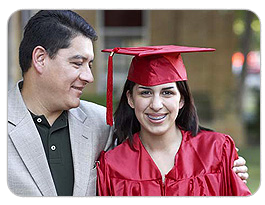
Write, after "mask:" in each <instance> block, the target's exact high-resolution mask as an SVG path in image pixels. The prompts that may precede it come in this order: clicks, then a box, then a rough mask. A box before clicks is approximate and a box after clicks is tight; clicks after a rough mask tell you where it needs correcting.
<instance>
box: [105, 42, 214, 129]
mask: <svg viewBox="0 0 265 205" xmlns="http://www.w3.org/2000/svg"><path fill="white" fill-rule="evenodd" d="M209 51H215V49H213V48H198V47H186V46H175V45H165V46H146V47H127V48H119V47H117V48H114V49H104V50H102V52H109V53H110V55H109V62H108V82H107V124H108V125H111V126H112V125H113V119H112V116H113V113H112V110H113V105H112V93H113V61H112V60H113V59H112V58H113V55H114V54H115V53H117V54H124V55H133V56H135V57H134V58H133V59H132V62H131V66H130V69H129V73H128V77H127V78H128V80H130V81H132V82H135V83H137V84H140V85H144V86H154V85H160V84H165V83H171V82H176V81H184V80H187V72H186V69H185V66H184V64H183V61H182V58H181V55H180V53H190V52H209Z"/></svg>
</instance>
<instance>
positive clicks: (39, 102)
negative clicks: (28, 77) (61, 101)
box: [21, 82, 63, 126]
mask: <svg viewBox="0 0 265 205" xmlns="http://www.w3.org/2000/svg"><path fill="white" fill-rule="evenodd" d="M21 95H22V98H23V100H24V103H25V104H26V107H27V108H28V109H29V110H30V111H31V112H32V113H33V114H35V115H44V116H45V118H46V119H47V120H48V122H49V124H50V125H51V126H52V124H53V123H54V121H55V120H56V119H57V118H58V117H59V116H60V115H61V113H62V112H63V110H51V109H49V108H48V107H47V106H45V103H44V102H45V101H44V100H43V99H41V96H39V95H38V92H37V91H34V89H31V87H30V86H28V85H27V83H26V82H24V83H23V87H22V89H21Z"/></svg>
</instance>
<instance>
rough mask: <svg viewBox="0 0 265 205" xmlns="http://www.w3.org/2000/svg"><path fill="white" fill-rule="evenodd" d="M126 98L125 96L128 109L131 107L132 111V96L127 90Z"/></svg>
mask: <svg viewBox="0 0 265 205" xmlns="http://www.w3.org/2000/svg"><path fill="white" fill-rule="evenodd" d="M126 96H127V100H128V104H129V105H130V107H131V108H132V109H134V103H133V99H132V95H131V93H130V92H129V90H127V92H126Z"/></svg>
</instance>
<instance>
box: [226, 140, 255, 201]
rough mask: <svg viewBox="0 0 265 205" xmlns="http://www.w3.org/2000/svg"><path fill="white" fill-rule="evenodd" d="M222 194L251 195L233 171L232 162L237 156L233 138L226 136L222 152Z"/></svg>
mask: <svg viewBox="0 0 265 205" xmlns="http://www.w3.org/2000/svg"><path fill="white" fill-rule="evenodd" d="M222 158H223V159H222V169H223V170H222V173H223V174H224V176H223V183H222V187H223V190H222V192H223V194H222V195H225V196H247V195H251V192H250V191H249V189H248V187H247V186H246V184H245V183H244V182H243V181H242V180H241V179H240V178H239V177H238V176H237V174H236V173H235V172H234V171H233V169H232V168H233V163H234V161H235V160H236V159H237V158H238V155H237V152H236V149H235V145H234V142H233V140H232V139H231V138H230V137H229V136H227V139H226V141H225V143H224V145H223V153H222Z"/></svg>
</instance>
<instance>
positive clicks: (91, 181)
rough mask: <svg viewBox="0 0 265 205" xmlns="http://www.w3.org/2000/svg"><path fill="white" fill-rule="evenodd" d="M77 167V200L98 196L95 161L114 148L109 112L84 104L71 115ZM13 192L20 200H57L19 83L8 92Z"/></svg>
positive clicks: (73, 148) (8, 142)
mask: <svg viewBox="0 0 265 205" xmlns="http://www.w3.org/2000/svg"><path fill="white" fill-rule="evenodd" d="M68 120H69V131H70V140H71V147H72V156H73V164H74V178H75V182H74V190H73V195H74V196H93V195H96V176H97V173H96V168H95V161H96V160H97V158H98V157H99V153H100V152H101V151H102V150H107V148H109V146H110V144H111V135H112V133H111V130H112V129H111V128H110V127H109V126H107V125H106V122H105V108H104V107H102V106H99V105H96V104H94V103H90V102H86V101H81V103H80V106H79V107H78V108H74V109H71V110H69V111H68ZM7 144H8V170H7V173H8V174H7V175H8V176H7V181H8V187H9V189H10V190H11V191H12V192H13V193H14V194H16V195H19V196H57V193H56V189H55V185H54V182H53V179H52V176H51V172H50V169H49V165H48V162H47V159H46V156H45V152H44V148H43V145H42V142H41V138H40V136H39V133H38V130H37V128H36V126H35V124H34V122H33V120H32V117H31V115H30V113H29V111H28V110H27V108H26V106H25V104H24V101H23V99H22V96H21V93H20V90H19V83H18V84H17V85H16V87H15V88H14V89H12V90H10V91H9V92H8V140H7Z"/></svg>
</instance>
